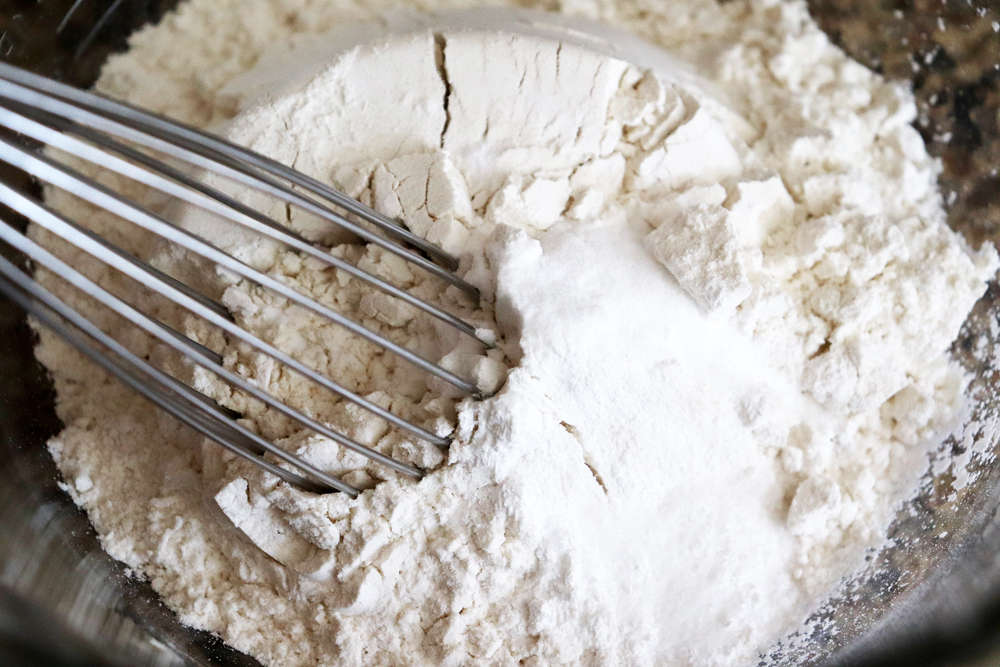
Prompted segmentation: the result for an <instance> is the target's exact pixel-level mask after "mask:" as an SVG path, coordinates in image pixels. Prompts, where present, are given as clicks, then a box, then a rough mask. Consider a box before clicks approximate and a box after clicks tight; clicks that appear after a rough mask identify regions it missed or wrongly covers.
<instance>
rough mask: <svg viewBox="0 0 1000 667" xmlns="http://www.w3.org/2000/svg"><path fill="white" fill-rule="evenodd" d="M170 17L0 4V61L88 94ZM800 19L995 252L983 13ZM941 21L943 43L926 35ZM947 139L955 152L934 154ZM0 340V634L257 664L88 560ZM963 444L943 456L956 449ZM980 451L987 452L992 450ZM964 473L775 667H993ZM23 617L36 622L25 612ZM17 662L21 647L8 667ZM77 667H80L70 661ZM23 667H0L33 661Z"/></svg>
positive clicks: (916, 3)
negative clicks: (134, 35) (837, 56)
mask: <svg viewBox="0 0 1000 667" xmlns="http://www.w3.org/2000/svg"><path fill="white" fill-rule="evenodd" d="M172 4H173V3H172V2H169V1H168V2H142V1H141V0H136V1H133V2H120V0H107V1H103V2H102V1H100V0H93V1H91V0H65V1H55V0H53V1H49V0H42V1H41V2H36V1H35V0H30V1H29V0H24V1H23V2H17V3H12V2H10V0H0V33H2V34H3V36H2V37H0V58H6V59H9V60H10V61H11V62H14V63H15V64H19V65H25V66H31V67H32V68H33V69H34V70H35V71H39V72H42V73H46V74H55V75H58V76H59V77H60V78H62V79H63V80H67V81H69V82H71V83H73V84H74V85H81V86H86V85H88V84H89V83H91V82H92V80H93V78H94V76H96V72H97V71H98V68H99V64H100V62H102V60H103V58H104V57H105V55H106V54H107V53H109V52H110V51H112V50H114V49H116V48H121V47H122V46H123V44H124V42H123V39H124V36H125V35H127V34H128V33H129V32H130V31H131V30H133V29H134V28H135V27H136V26H137V25H138V24H140V23H142V22H143V21H144V20H152V19H154V18H155V17H156V16H158V15H159V14H160V12H162V11H163V10H165V9H167V8H169V6H171V5H172ZM810 7H811V9H812V11H813V14H814V16H816V17H817V18H818V20H819V21H820V24H821V25H822V26H823V27H824V29H826V30H827V31H828V32H829V34H831V35H832V36H833V38H834V40H835V41H837V43H839V44H841V45H842V46H844V47H845V48H846V49H847V50H848V51H849V52H850V53H852V55H855V56H856V57H858V58H859V59H860V60H862V62H865V63H866V64H869V65H872V66H876V67H880V68H882V69H883V71H885V72H886V73H887V74H890V75H893V76H896V77H898V78H907V79H911V80H913V81H914V83H915V85H917V87H918V90H917V94H918V100H920V101H921V113H922V119H923V120H922V122H921V124H920V126H919V127H920V129H921V130H922V132H923V133H924V135H925V138H927V139H928V142H929V146H930V149H931V151H932V152H934V153H936V154H939V155H942V156H943V157H944V158H945V174H944V176H943V183H944V185H945V188H946V191H947V192H951V191H954V192H955V193H956V194H955V196H954V198H949V200H952V199H953V206H952V209H951V210H952V218H951V222H952V224H953V226H954V227H956V228H958V229H962V230H963V231H965V232H968V233H969V235H970V238H972V239H974V240H977V241H978V240H981V239H984V238H993V237H994V235H995V232H996V226H995V225H994V224H993V222H991V221H992V220H993V219H994V217H995V216H994V215H993V214H994V213H995V212H998V211H1000V202H998V201H997V198H996V196H994V195H996V194H997V192H994V190H991V189H990V188H991V187H993V185H995V183H996V182H998V181H996V173H995V171H994V173H993V174H992V175H991V174H990V173H989V170H990V169H993V166H991V165H990V162H991V158H990V156H993V155H997V154H1000V141H997V125H998V121H997V118H996V107H995V106H993V107H991V106H990V104H992V103H993V101H994V100H996V99H997V98H998V96H997V94H996V78H995V77H993V75H991V74H990V70H991V69H992V68H993V61H997V60H1000V49H997V48H993V47H995V46H996V44H997V43H998V42H997V39H998V38H997V37H996V33H995V32H993V30H992V21H1000V15H998V13H997V9H996V7H994V5H992V4H991V3H983V2H978V3H977V2H964V1H961V2H960V1H959V0H950V2H940V0H934V1H933V2H931V1H930V0H927V1H926V2H925V1H924V0H905V1H904V0H898V1H896V0H880V1H876V2H863V1H862V0H825V1H823V0H816V1H814V2H810ZM70 9H72V10H73V11H72V13H71V14H70V15H69V16H70V18H69V19H66V20H65V21H64V17H65V16H66V14H67V12H68V11H69V10H70ZM942 15H943V16H944V18H945V23H946V25H945V29H944V30H941V29H939V28H940V23H939V21H938V19H939V18H941V17H942ZM955 16H959V17H966V19H967V20H965V19H963V20H961V21H960V20H958V19H957V18H954V17H955ZM18 17H19V18H18ZM60 23H62V24H63V30H62V31H59V30H57V28H58V27H59V25H60ZM948 26H951V27H950V28H949V27H948ZM966 35H967V39H966V37H964V36H966ZM904 39H905V40H906V43H903V40H904ZM977 49H978V50H977ZM914 54H916V55H915V56H914ZM990 58H992V59H993V61H990V60H989V59H990ZM984 59H986V61H987V62H985V63H984V62H981V61H983V60H984ZM970 63H972V64H970ZM970 68H971V69H970ZM976 68H978V73H977V70H976ZM991 77H993V78H991ZM949 82H953V83H949ZM952 85H953V87H952V88H949V86H952ZM963 91H964V92H963ZM943 92H944V93H949V95H947V96H943ZM934 95H938V97H934ZM944 97H947V98H948V101H947V102H942V101H941V100H942V99H943V98H944ZM932 98H933V101H932ZM991 117H992V120H990V118H991ZM970 122H973V123H974V124H975V128H974V129H970V127H971V126H970V125H969V123H970ZM949 132H951V133H952V135H953V136H959V141H958V142H954V143H952V142H945V141H943V138H944V137H946V136H947V134H948V133H949ZM977 136H978V138H976V137H977ZM992 162H994V163H995V160H992ZM994 166H995V164H994ZM23 185H24V187H27V186H28V185H29V184H23ZM991 193H993V194H991ZM998 319H1000V290H998V288H997V287H996V286H995V285H994V286H992V287H991V290H990V291H989V293H988V294H987V295H986V297H984V299H983V300H982V301H981V302H980V303H979V304H978V305H977V307H976V311H975V312H974V314H973V316H972V317H970V318H969V320H968V322H967V323H966V326H965V329H964V330H963V333H962V336H960V338H959V340H958V341H957V342H956V344H955V346H954V348H953V354H954V356H955V357H956V359H958V360H959V361H960V362H961V363H963V364H965V366H966V367H967V368H968V369H969V370H970V372H971V373H972V374H973V375H974V376H975V382H974V384H973V387H972V389H971V390H972V391H974V392H976V395H977V396H978V397H979V399H980V403H979V405H980V411H981V412H982V413H984V415H986V414H990V413H995V411H996V410H997V409H998V407H1000V405H998V404H1000V363H996V360H995V359H993V358H992V356H991V354H985V355H984V354H975V355H974V354H973V353H972V352H973V351H975V350H977V349H980V348H981V347H982V341H983V339H987V344H986V345H985V348H986V349H987V350H993V349H994V348H995V347H996V344H1000V341H994V340H992V337H991V336H992V334H991V332H992V330H993V327H994V325H995V322H996V321H997V320H998ZM0 341H2V342H0V345H2V346H3V347H2V349H0V585H5V586H7V590H6V591H0V600H7V601H9V604H8V605H6V607H7V608H14V609H17V610H18V611H17V612H15V613H7V614H4V608H3V607H2V606H0V634H2V633H4V632H6V633H7V635H8V636H11V635H12V634H15V633H16V632H17V630H16V626H17V625H18V623H17V620H18V619H24V618H30V619H31V620H30V621H29V622H28V623H27V624H25V623H21V624H20V625H22V626H24V625H29V626H31V627H32V628H33V629H37V627H38V626H39V624H40V623H44V624H45V625H46V626H47V628H46V629H48V628H51V629H52V632H51V633H41V634H42V635H43V638H42V639H39V638H38V637H37V636H36V635H38V634H39V633H37V632H34V633H24V634H21V635H19V636H20V637H22V638H24V639H25V641H27V638H31V639H33V640H34V641H33V643H32V645H33V646H37V645H39V644H43V645H44V644H45V643H46V642H49V643H50V644H51V646H53V647H54V646H57V645H58V644H59V641H58V640H59V639H60V638H63V637H67V636H73V637H74V639H73V641H72V642H70V646H69V648H68V649H67V650H66V651H62V652H61V653H60V652H57V651H51V652H50V653H51V654H52V655H55V654H56V653H58V655H57V656H56V657H53V658H51V660H50V661H49V662H45V663H37V664H53V665H55V664H60V663H59V662H56V660H61V661H62V663H61V664H94V665H97V664H102V665H103V664H128V665H136V666H140V667H141V666H144V665H169V666H171V667H172V666H174V665H202V666H204V665H253V664H256V663H255V662H254V661H252V660H251V659H249V658H247V657H245V656H242V655H240V654H238V653H236V652H234V651H231V650H229V649H227V648H226V647H225V646H223V645H222V644H221V643H220V642H218V641H217V640H214V639H212V638H211V637H209V636H208V635H206V634H205V633H199V632H195V631H192V630H190V629H188V628H184V627H183V626H181V625H180V624H179V623H178V622H177V620H176V618H175V617H174V616H173V614H172V613H171V612H169V611H168V610H166V609H165V608H164V607H163V606H162V604H160V603H159V601H158V599H157V597H156V595H155V594H154V593H153V592H152V590H151V589H150V587H149V586H148V584H145V583H143V582H141V581H138V580H135V579H131V578H129V577H128V575H127V573H126V571H125V568H124V567H123V566H121V565H120V564H118V563H115V562H114V561H112V560H111V559H110V557H108V556H107V555H106V554H104V552H103V551H101V549H100V546H99V544H98V543H97V540H96V538H95V537H94V535H93V533H92V531H91V529H90V528H89V525H88V523H87V521H86V518H85V517H84V516H83V514H82V513H81V512H80V511H79V510H77V509H76V508H75V507H73V506H72V504H71V503H70V501H69V500H68V498H67V497H66V495H65V494H63V493H62V492H61V491H60V490H59V489H58V487H57V482H58V477H57V474H56V471H55V469H54V465H53V464H52V462H51V460H50V459H49V457H48V455H47V452H46V451H45V449H44V445H43V443H44V441H45V439H46V438H48V437H50V436H51V435H53V434H55V433H56V432H58V430H59V424H58V422H57V420H56V419H55V417H54V414H53V411H52V395H51V387H50V386H49V384H48V382H47V380H46V378H45V375H44V372H43V370H42V369H41V368H40V367H39V365H38V364H37V363H36V362H35V361H34V359H33V357H32V356H31V343H32V336H31V332H30V330H29V329H28V328H27V326H26V325H25V324H24V320H23V314H22V313H20V312H19V310H18V309H16V308H14V307H11V306H10V305H9V304H7V303H2V304H0ZM980 437H982V436H980ZM988 437H995V434H994V435H989V436H988ZM961 442H962V441H961V440H960V439H956V440H953V441H951V442H949V443H945V446H946V447H950V448H953V449H955V450H958V449H960V448H961V447H962V446H963V445H962V444H961ZM980 446H982V447H983V449H984V450H986V451H989V452H993V453H998V452H1000V443H998V442H995V441H988V442H982V443H980ZM976 466H977V467H978V469H979V472H980V476H979V477H978V479H976V480H975V482H974V483H973V484H970V485H969V486H967V487H965V488H963V489H962V490H961V491H960V492H959V493H957V494H953V493H952V491H951V488H950V477H949V474H948V473H947V472H945V473H943V474H942V475H941V476H939V477H937V478H932V477H928V478H927V484H926V485H925V487H924V489H923V490H922V492H921V493H920V494H919V495H918V497H917V498H915V499H914V500H913V501H912V502H911V503H910V505H909V506H908V507H907V508H906V509H905V511H903V512H901V513H900V514H899V515H898V517H897V520H896V521H895V523H894V524H893V526H892V528H891V535H892V536H893V537H894V538H895V539H896V542H895V544H894V545H893V546H892V547H890V548H888V549H886V550H883V551H881V552H879V553H873V554H871V557H870V560H869V567H868V569H867V570H866V571H865V572H863V573H862V574H861V575H860V576H859V577H858V578H857V579H856V580H855V581H853V582H851V584H850V586H849V587H848V589H847V590H848V594H846V595H844V596H843V597H842V598H841V599H840V600H839V601H838V602H837V604H835V605H833V606H831V607H830V608H829V609H828V610H827V611H825V612H824V613H823V614H822V615H820V617H818V618H817V619H816V620H817V621H818V622H819V624H818V626H817V627H818V630H817V632H816V633H815V634H814V635H813V636H812V637H811V639H810V641H808V642H806V643H805V644H803V645H801V646H798V647H789V648H787V649H786V650H785V651H783V653H782V654H781V655H779V656H778V658H779V662H782V663H783V664H796V665H813V666H816V667H819V666H820V665H845V666H846V665H852V666H860V665H871V666H873V667H874V666H876V665H905V666H906V667H916V666H918V665H928V666H931V665H935V666H938V667H945V666H951V667H959V666H964V667H985V665H997V664H1000V659H998V658H996V657H990V656H989V655H988V654H984V651H988V650H989V649H990V648H991V647H992V645H993V644H996V643H997V638H998V637H1000V517H998V516H997V512H998V509H1000V466H998V465H996V464H995V463H994V462H993V461H992V460H990V459H989V458H982V459H980V460H979V461H978V463H976ZM29 607H34V609H32V610H31V611H30V612H29V611H27V610H28V609H29ZM11 618H13V619H15V620H14V621H10V619H11ZM41 618H45V619H47V622H41V621H39V620H37V619H41ZM11 628H15V629H11ZM22 632H23V629H22ZM2 647H3V644H2V641H0V657H6V654H4V653H3V652H2ZM15 648H17V647H15ZM28 653H30V651H28V650H27V649H25V650H21V654H22V656H23V655H27V654H28ZM77 658H79V660H80V662H77V663H74V662H72V660H74V659H77ZM18 659H20V658H18ZM46 659H49V658H46ZM30 660H31V657H30V656H29V657H28V658H24V661H23V662H22V663H14V662H6V663H4V664H11V665H14V664H24V665H27V664H36V663H32V662H30ZM84 661H89V662H84Z"/></svg>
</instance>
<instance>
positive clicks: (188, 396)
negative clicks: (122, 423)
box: [0, 257, 359, 498]
mask: <svg viewBox="0 0 1000 667" xmlns="http://www.w3.org/2000/svg"><path fill="white" fill-rule="evenodd" d="M0 275H2V277H3V278H4V279H3V280H0V292H3V293H4V295H5V296H7V297H8V298H10V299H11V300H13V301H14V302H15V303H17V304H18V305H20V306H21V307H22V308H24V309H25V310H26V311H28V312H29V313H31V314H32V315H33V316H35V317H36V318H38V320H39V321H41V322H42V323H43V324H45V325H46V326H48V327H49V328H51V329H52V330H53V331H55V332H56V333H57V334H58V335H59V336H60V337H62V338H63V339H64V340H66V341H67V342H69V343H70V344H71V345H72V346H73V347H75V348H76V349H77V350H79V351H80V352H81V353H83V354H84V355H86V356H87V357H88V358H90V359H91V360H92V361H94V362H96V363H97V364H98V365H100V366H101V367H102V368H104V369H105V370H107V371H108V372H110V373H112V374H113V375H115V376H116V377H117V378H118V379H120V380H121V381H122V382H124V383H125V384H126V385H127V386H128V387H130V388H132V389H134V390H135V391H137V392H139V393H140V394H142V395H143V396H145V397H146V398H147V399H149V400H150V401H152V402H153V403H155V404H156V405H158V406H160V407H161V408H163V409H164V410H166V411H167V412H169V413H170V414H171V415H173V416H174V417H176V418H178V419H179V420H180V421H182V422H183V423H185V424H187V425H188V426H190V427H192V428H194V429H195V430H197V431H198V432H200V433H201V434H202V435H205V436H206V437H208V438H210V439H211V440H213V441H215V442H216V443H218V444H220V445H222V446H224V447H225V448H226V449H228V450H230V451H232V452H234V453H235V454H238V455H240V456H242V457H244V458H246V459H248V460H250V461H251V462H252V463H254V464H256V465H258V466H260V467H261V468H263V469H265V470H267V471H268V472H270V473H271V474H273V475H276V476H277V477H279V478H280V479H283V480H284V481H286V482H289V483H291V484H294V485H296V486H298V487H300V488H302V489H305V490H308V491H313V492H316V493H322V492H326V491H331V490H337V491H343V492H344V493H347V494H348V495H350V496H351V497H352V498H353V497H357V494H358V493H359V490H358V489H356V488H355V487H353V486H351V485H350V484H347V483H345V482H343V481H342V480H339V479H337V478H336V477H332V476H330V475H327V474H326V473H324V472H323V471H322V470H319V469H317V468H315V467H314V466H311V465H309V464H308V463H306V462H304V461H302V460H301V459H300V458H298V457H296V456H293V455H291V454H288V453H287V452H285V451H284V450H282V449H280V448H279V447H275V446H274V445H273V444H271V443H270V442H268V441H267V440H265V439H263V438H261V437H260V436H258V435H257V434H255V433H252V432H251V431H249V430H248V429H246V428H245V427H243V426H242V425H240V424H239V423H237V422H222V421H220V420H219V419H218V418H217V417H216V416H206V414H205V413H206V411H211V410H212V407H211V406H210V404H209V403H208V402H207V401H206V400H203V399H208V397H207V396H204V395H203V394H201V395H200V396H201V397H202V398H201V399H199V398H196V397H194V396H193V395H192V394H193V393H197V392H194V390H192V389H191V388H190V387H188V386H187V385H185V384H183V383H181V382H179V381H178V380H177V379H175V378H173V377H172V376H170V375H167V374H166V373H164V372H162V371H160V370H159V369H157V368H155V367H153V366H152V365H150V364H149V363H147V362H146V361H144V360H143V359H141V358H139V357H138V356H137V355H135V354H134V353H132V352H131V351H130V350H128V349H127V348H126V347H124V346H123V345H121V344H120V343H118V342H117V341H116V340H114V339H113V338H111V337H110V336H108V335H107V334H105V333H104V332H103V331H101V330H100V329H98V328H97V327H96V326H94V325H93V324H92V323H91V322H90V321H88V320H87V319H86V318H84V317H82V316H81V315H80V314H79V313H77V312H76V311H74V310H73V309H71V308H69V307H68V306H66V304H65V303H63V302H62V301H60V300H59V299H57V298H56V297H55V296H53V295H52V294H51V293H50V292H48V291H47V290H45V289H44V288H42V287H41V286H40V285H39V284H38V283H36V282H35V281H33V280H32V279H31V278H29V277H28V276H27V275H25V274H24V273H23V272H22V271H20V270H19V269H18V268H17V267H15V266H14V265H13V264H12V263H11V262H9V261H8V260H6V259H4V258H3V257H0ZM14 285H16V286H17V287H19V288H20V289H21V290H23V291H24V293H22V292H21V291H19V290H18V289H14V288H13V286H14ZM25 293H27V294H25ZM27 295H30V298H29V297H28V296H27ZM60 318H62V320H66V321H68V322H70V323H71V324H73V325H74V326H75V327H76V328H78V329H79V330H81V331H83V332H84V333H86V334H87V335H88V336H90V337H91V338H92V339H94V340H96V341H98V342H99V343H101V344H102V345H104V346H105V347H106V348H107V349H109V350H110V351H111V352H113V353H114V354H115V355H116V356H117V357H118V359H119V361H116V360H115V359H113V358H111V357H109V356H108V355H107V354H105V353H103V352H101V351H99V350H97V349H96V348H95V347H94V346H93V345H91V344H90V343H88V342H87V341H85V340H84V339H83V338H82V337H81V336H80V335H78V334H77V333H76V332H74V331H73V330H72V329H71V328H70V327H68V326H66V325H65V324H64V322H63V321H62V320H61V319H60ZM210 400H211V399H208V401H210ZM248 450H249V451H248ZM265 452H269V453H271V454H273V455H274V456H277V457H278V458H280V459H281V460H283V461H285V462H287V463H289V464H290V465H292V466H295V467H296V468H299V469H300V470H303V471H304V472H306V473H307V474H308V475H310V476H312V477H314V478H315V479H317V480H319V482H321V483H320V484H317V483H316V482H314V481H312V480H310V479H308V478H305V477H302V476H300V475H295V474H293V473H290V472H288V471H287V470H285V469H283V468H281V467H279V466H276V465H274V464H273V463H271V462H270V461H267V460H266V459H263V458H261V455H262V454H264V453H265Z"/></svg>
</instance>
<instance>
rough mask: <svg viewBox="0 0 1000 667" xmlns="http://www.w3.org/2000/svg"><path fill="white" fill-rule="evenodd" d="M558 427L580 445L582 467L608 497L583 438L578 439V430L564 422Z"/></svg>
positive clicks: (606, 489)
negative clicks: (585, 468) (584, 467)
mask: <svg viewBox="0 0 1000 667" xmlns="http://www.w3.org/2000/svg"><path fill="white" fill-rule="evenodd" d="M559 425H560V426H562V427H563V428H564V429H566V432H567V433H569V434H570V435H571V436H573V437H574V438H575V439H576V441H577V442H578V443H580V449H581V451H582V452H583V465H585V466H587V469H588V470H589V471H590V474H591V475H593V476H594V481H596V482H597V484H598V486H600V487H601V490H602V491H604V495H608V487H606V486H604V479H602V478H601V473H599V472H597V468H595V467H594V460H593V458H592V457H591V456H590V453H589V452H587V450H586V448H584V446H583V438H581V437H580V429H578V428H577V427H575V426H573V425H572V424H568V423H566V422H564V421H561V422H559Z"/></svg>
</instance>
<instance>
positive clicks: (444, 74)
mask: <svg viewBox="0 0 1000 667" xmlns="http://www.w3.org/2000/svg"><path fill="white" fill-rule="evenodd" d="M447 46H448V41H447V40H446V39H445V36H444V35H443V34H441V33H440V32H436V33H434V63H435V64H436V65H437V71H438V76H440V77H441V83H443V84H444V126H443V127H442V128H441V144H440V147H441V148H444V135H445V134H447V132H448V126H449V125H450V124H451V111H449V109H448V103H449V101H450V100H451V82H450V81H449V80H448V64H447V62H445V53H444V50H445V47H447Z"/></svg>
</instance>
